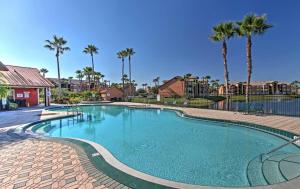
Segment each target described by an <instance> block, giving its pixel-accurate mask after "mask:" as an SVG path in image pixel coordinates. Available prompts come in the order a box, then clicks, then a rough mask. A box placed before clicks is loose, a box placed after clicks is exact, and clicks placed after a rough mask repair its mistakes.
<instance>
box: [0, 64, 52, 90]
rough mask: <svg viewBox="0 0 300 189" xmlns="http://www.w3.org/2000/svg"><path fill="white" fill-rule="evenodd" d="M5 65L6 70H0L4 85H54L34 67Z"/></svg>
mask: <svg viewBox="0 0 300 189" xmlns="http://www.w3.org/2000/svg"><path fill="white" fill-rule="evenodd" d="M5 67H6V68H7V69H8V71H0V73H1V75H0V77H1V79H2V80H3V81H2V82H3V83H4V84H6V85H9V86H11V87H54V85H53V84H52V83H51V82H50V81H49V80H47V79H46V78H44V77H43V76H42V75H41V74H40V72H39V70H38V69H36V68H29V67H21V66H11V65H6V66H5Z"/></svg>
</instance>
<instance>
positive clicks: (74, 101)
mask: <svg viewBox="0 0 300 189" xmlns="http://www.w3.org/2000/svg"><path fill="white" fill-rule="evenodd" d="M69 102H70V104H78V103H80V102H81V98H79V97H70V98H69Z"/></svg>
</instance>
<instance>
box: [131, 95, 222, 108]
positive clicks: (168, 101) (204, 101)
mask: <svg viewBox="0 0 300 189" xmlns="http://www.w3.org/2000/svg"><path fill="white" fill-rule="evenodd" d="M222 100H223V99H222ZM130 102H136V103H149V104H163V105H174V106H190V107H202V106H208V105H211V104H214V103H215V101H214V100H210V99H208V98H192V99H186V98H162V99H161V101H160V102H158V101H157V100H156V99H153V98H150V99H149V98H143V97H134V98H132V99H130Z"/></svg>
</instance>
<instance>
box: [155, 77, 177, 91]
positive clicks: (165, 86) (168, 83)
mask: <svg viewBox="0 0 300 189" xmlns="http://www.w3.org/2000/svg"><path fill="white" fill-rule="evenodd" d="M182 79H183V78H182V77H180V76H175V77H173V78H172V79H170V80H168V81H167V82H166V83H164V84H162V85H161V86H159V87H158V88H159V89H160V90H163V89H165V88H167V87H169V86H170V85H172V84H173V83H174V82H175V81H177V80H182Z"/></svg>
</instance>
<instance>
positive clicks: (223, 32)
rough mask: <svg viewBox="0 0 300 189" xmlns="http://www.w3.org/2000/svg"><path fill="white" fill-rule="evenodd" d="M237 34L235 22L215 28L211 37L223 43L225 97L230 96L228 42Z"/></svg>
mask: <svg viewBox="0 0 300 189" xmlns="http://www.w3.org/2000/svg"><path fill="white" fill-rule="evenodd" d="M234 34H235V26H234V23H233V22H225V23H221V24H219V25H217V26H215V27H213V34H212V35H211V36H210V38H211V40H213V41H217V42H219V41H222V55H223V61H224V81H225V95H226V96H227V95H228V82H229V72H228V66H227V41H228V40H229V39H230V38H232V37H233V36H234Z"/></svg>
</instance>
